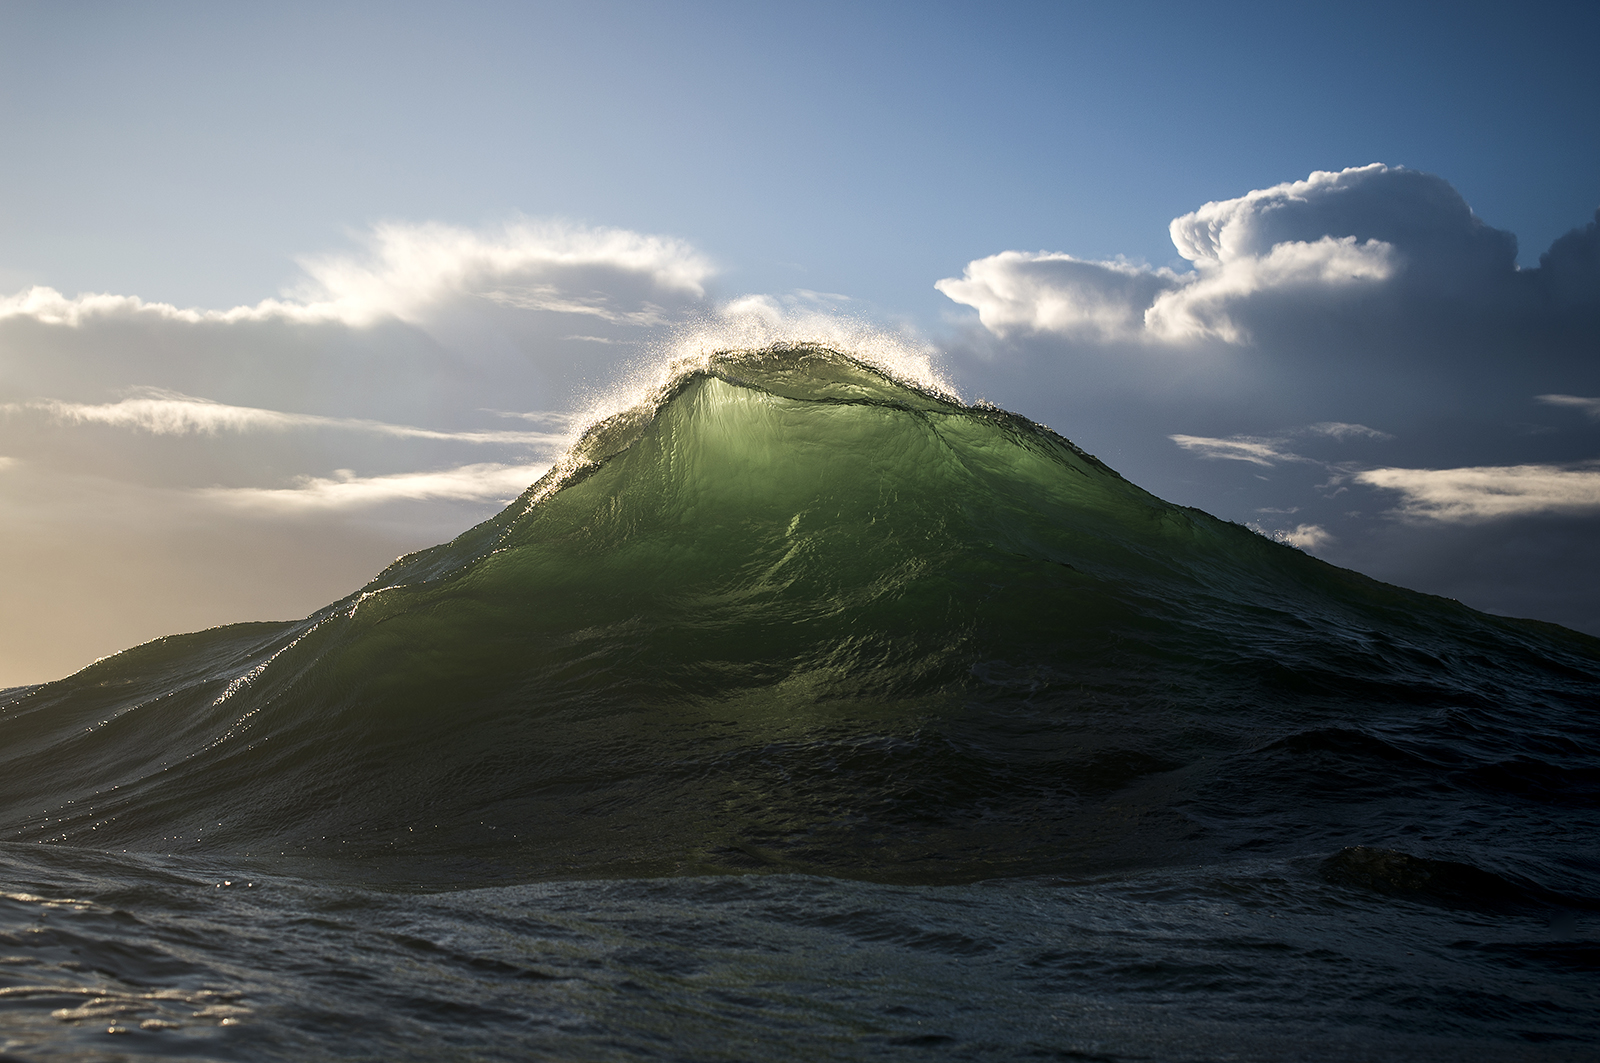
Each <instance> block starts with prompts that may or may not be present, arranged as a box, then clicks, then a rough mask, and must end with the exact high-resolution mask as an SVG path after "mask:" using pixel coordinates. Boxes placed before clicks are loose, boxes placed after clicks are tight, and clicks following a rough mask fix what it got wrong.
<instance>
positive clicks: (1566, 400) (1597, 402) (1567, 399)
mask: <svg viewBox="0 0 1600 1063" xmlns="http://www.w3.org/2000/svg"><path fill="white" fill-rule="evenodd" d="M1534 397H1535V398H1537V399H1538V400H1539V401H1540V402H1542V403H1544V404H1546V405H1547V406H1568V407H1573V408H1576V409H1579V410H1582V411H1583V412H1584V413H1586V414H1588V415H1589V416H1590V417H1591V418H1594V419H1595V420H1600V398H1593V399H1590V398H1584V397H1583V396H1581V395H1536V396H1534Z"/></svg>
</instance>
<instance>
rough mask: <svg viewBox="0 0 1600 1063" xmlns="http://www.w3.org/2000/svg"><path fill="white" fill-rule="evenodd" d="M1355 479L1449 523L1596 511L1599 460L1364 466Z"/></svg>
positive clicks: (1408, 510)
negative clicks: (1428, 466)
mask: <svg viewBox="0 0 1600 1063" xmlns="http://www.w3.org/2000/svg"><path fill="white" fill-rule="evenodd" d="M1354 479H1355V480H1356V481H1357V482H1358V483H1364V484H1369V485H1371V486H1373V487H1379V488H1383V489H1384V490H1389V491H1398V492H1400V493H1401V494H1402V495H1403V496H1404V498H1403V501H1402V502H1401V505H1400V509H1399V512H1400V513H1401V514H1402V515H1404V516H1407V517H1416V518H1426V519H1429V520H1437V521H1445V522H1450V523H1472V522H1478V521H1486V520H1494V519H1497V518H1502V517H1520V516H1531V515H1536V514H1582V513H1593V512H1596V511H1600V464H1595V463H1588V464H1584V465H1579V466H1561V465H1485V466H1474V467H1470V468H1461V469H1369V470H1367V471H1365V472H1359V473H1356V474H1355V475H1354Z"/></svg>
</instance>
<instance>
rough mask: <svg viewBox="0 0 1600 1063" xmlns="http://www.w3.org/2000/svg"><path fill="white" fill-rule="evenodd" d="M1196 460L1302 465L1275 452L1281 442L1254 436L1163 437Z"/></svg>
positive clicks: (1289, 454)
mask: <svg viewBox="0 0 1600 1063" xmlns="http://www.w3.org/2000/svg"><path fill="white" fill-rule="evenodd" d="M1167 438H1168V439H1170V440H1172V441H1173V442H1174V443H1176V444H1178V446H1180V447H1182V448H1183V449H1184V450H1187V451H1189V452H1190V453H1192V454H1194V455H1195V456H1196V457H1201V458H1211V459H1218V460H1229V461H1248V462H1250V463H1251V464H1253V465H1261V466H1267V467H1270V466H1273V465H1276V464H1277V463H1278V462H1280V461H1306V460H1308V459H1306V458H1302V457H1301V456H1300V455H1298V454H1295V453H1293V452H1291V451H1287V450H1281V449H1279V448H1280V447H1281V446H1282V445H1283V442H1284V441H1283V440H1281V439H1262V438H1258V437H1254V436H1233V437H1232V438H1230V439H1213V438H1212V437H1210V436H1186V435H1171V436H1168V437H1167Z"/></svg>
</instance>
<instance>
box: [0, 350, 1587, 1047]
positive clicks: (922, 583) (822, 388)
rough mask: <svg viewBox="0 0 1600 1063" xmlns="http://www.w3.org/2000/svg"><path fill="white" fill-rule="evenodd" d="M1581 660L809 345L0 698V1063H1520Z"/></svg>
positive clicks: (1565, 1041)
mask: <svg viewBox="0 0 1600 1063" xmlns="http://www.w3.org/2000/svg"><path fill="white" fill-rule="evenodd" d="M1597 710H1600V642H1597V641H1596V640H1594V639H1591V638H1588V637H1586V636H1583V635H1579V634H1576V633H1573V632H1569V631H1565V630H1564V629H1561V628H1556V627H1553V626H1551V625H1545V624H1537V623H1532V622H1523V621H1513V620H1506V619H1502V618H1496V617H1490V616H1486V615H1483V614H1479V613H1475V612H1473V611H1471V610H1469V609H1466V608H1464V607H1462V606H1460V605H1459V604H1457V603H1455V602H1450V601H1446V600H1443V599H1438V598H1432V597H1428V596H1424V595H1419V594H1414V593H1411V592H1408V591H1404V590H1401V589H1398V588H1394V587H1389V586H1385V585H1382V584H1378V583H1375V582H1374V581H1371V580H1368V579H1365V578H1363V577H1361V576H1358V575H1356V574H1354V573H1350V572H1345V571H1342V570H1339V569H1335V568H1332V567H1331V566H1328V565H1326V564H1323V563H1322V562H1319V561H1316V560H1314V559H1312V558H1309V557H1307V556H1306V555H1304V554H1302V553H1299V552H1298V551H1295V550H1293V549H1291V548H1288V547H1285V546H1282V545H1280V544H1276V543H1272V542H1269V541H1267V540H1265V539H1263V538H1261V537H1260V536H1257V535H1254V534H1253V533H1251V532H1249V531H1248V530H1246V529H1243V528H1240V527H1238V526H1235V525H1230V524H1226V523H1224V522H1220V521H1217V520H1215V519H1213V518H1211V517H1209V516H1207V515H1205V514H1203V513H1200V512H1198V511H1195V510H1189V509H1183V508H1180V507H1175V506H1171V505H1169V504H1167V503H1165V502H1162V501H1161V500H1159V499H1156V498H1154V497H1153V496H1151V495H1149V494H1147V493H1145V492H1143V491H1141V490H1139V489H1138V488H1137V487H1134V486H1133V485H1131V484H1129V483H1127V482H1126V481H1125V480H1123V479H1121V478H1120V477H1119V476H1117V475H1116V474H1115V473H1114V472H1112V471H1111V470H1109V469H1107V468H1106V467H1105V466H1103V465H1102V464H1100V463H1099V462H1097V461H1096V460H1094V459H1093V458H1091V457H1089V456H1087V455H1085V454H1083V453H1081V452H1080V451H1078V450H1076V449H1075V448H1074V447H1072V445H1071V444H1070V443H1068V442H1066V441H1065V440H1063V439H1061V438H1060V437H1059V436H1056V435H1054V434H1053V433H1050V432H1048V431H1047V430H1045V429H1042V428H1040V427H1038V426H1036V425H1033V424H1031V423H1029V422H1027V421H1024V420H1022V419H1020V418H1017V417H1014V416H1012V415H1009V414H1006V413H1004V412H1002V411H998V410H993V409H987V408H973V407H968V406H963V405H961V404H959V403H957V402H954V401H952V400H950V399H948V398H947V397H944V396H941V395H939V394H937V393H933V392H929V391H927V390H924V389H921V388H918V387H915V386H912V385H909V384H906V383H904V382H900V381H897V380H895V379H892V378H891V377H889V376H887V375H885V374H884V373H882V372H880V371H878V370H876V369H874V368H873V367H871V366H869V365H866V364H864V363H862V362H859V361H856V360H854V359H851V358H848V357H845V356H842V355H839V354H837V353H834V352H831V351H827V350H823V349H820V348H813V347H795V348H785V349H778V350H770V349H769V350H765V351H756V352H733V353H730V354H727V355H724V356H720V357H718V358H714V359H712V360H711V361H710V362H709V363H708V364H705V365H701V366H699V367H696V368H695V369H693V370H692V371H689V370H686V371H685V372H683V373H681V374H679V375H678V376H677V377H676V378H674V379H673V380H672V381H671V382H670V383H669V384H668V385H667V386H666V387H665V388H664V389H663V391H662V392H661V394H659V395H657V396H656V397H655V398H654V399H653V400H652V401H650V402H647V403H646V404H645V405H643V406H641V407H639V408H637V409H634V410H631V411H627V412H625V413H623V414H619V415H617V416H615V417H612V418H610V419H609V420H607V421H605V422H603V423H601V424H599V425H597V426H596V427H595V428H594V429H592V430H591V431H590V432H589V433H588V434H587V435H586V436H585V438H584V439H583V441H582V442H580V443H579V444H578V446H577V447H576V448H575V449H574V451H573V453H572V455H570V456H569V460H568V461H566V462H565V463H563V464H562V465H561V466H559V467H558V468H557V469H556V470H555V471H554V472H552V473H551V475H550V476H549V477H547V478H546V479H545V480H543V481H541V482H540V483H539V484H536V485H534V487H532V488H530V490H529V493H528V494H527V495H525V496H524V497H523V499H521V500H519V501H518V502H517V503H516V504H514V505H513V506H511V507H510V508H509V509H507V510H506V512H505V513H503V514H501V516H499V517H497V518H495V519H494V520H491V521H489V522H487V523H486V524H484V525H481V526H480V527H479V528H476V529H474V530H473V531H471V532H468V533H467V534H466V535H464V536H462V537H461V538H460V539H458V540H456V541H455V542H453V543H450V544H446V545H444V546H441V547H437V548H435V549H433V550H431V551H424V552H422V553H420V554H417V555H412V556H411V557H408V558H403V559H401V560H400V561H398V562H396V564H395V565H394V566H392V567H391V568H390V569H389V570H387V571H386V572H385V573H383V574H381V575H380V576H379V577H378V578H377V579H376V580H375V581H374V582H373V583H372V584H371V585H369V586H368V587H367V588H365V589H364V590H363V591H362V592H360V593H358V594H357V595H353V596H352V597H351V598H349V599H346V600H345V601H342V602H339V603H335V604H334V605H332V606H330V607H328V608H327V609H325V610H323V611H321V612H319V613H318V614H316V615H314V616H313V617H310V618H308V619H307V620H305V621H301V622H296V623H289V624H259V625H237V626H234V627H230V628H222V629H217V630H214V631H208V632H201V633H198V634H194V635H185V636H175V637H173V638H169V639H164V640H159V641H157V642H155V643H150V644H148V645H146V646H143V647H138V648H136V649H134V650H130V651H128V652H127V653H124V654H121V655H118V656H117V657H114V658H110V659H107V660H105V661H102V662H100V663H98V664H96V665H94V666H92V667H91V668H89V669H86V670H84V671H83V672H80V673H78V674H77V675H75V676H72V677H69V678H68V679H65V680H62V681H60V682H57V683H52V684H46V685H44V686H42V687H34V688H27V689H23V690H16V691H10V692H3V693H0V838H3V839H5V840H4V841H0V876H3V878H0V881H3V883H4V890H5V893H4V895H3V896H0V1031H3V1033H0V1037H3V1040H0V1046H3V1047H0V1052H3V1053H5V1054H6V1056H7V1057H8V1058H18V1059H43V1058H57V1057H74V1058H97V1057H103V1058H122V1057H131V1056H138V1055H146V1056H157V1057H159V1056H172V1057H178V1056H182V1057H185V1058H217V1059H255V1058H274V1059H275V1058H293V1059H304V1058H325V1057H326V1058H331V1057H339V1058H373V1059H396V1058H428V1059H439V1058H463V1059H470V1058H502V1057H505V1058H526V1057H528V1056H529V1055H534V1056H538V1055H540V1054H544V1055H548V1056H551V1057H558V1058H578V1059H612V1058H615V1059H635V1058H648V1059H719V1058H720V1059H752V1058H754V1059H790V1058H796V1059H815V1058H828V1057H842V1058H877V1057H883V1058H929V1057H939V1056H948V1057H951V1058H978V1059H983V1058H996V1059H998V1058H1032V1057H1041V1058H1091V1059H1093V1058H1104V1059H1140V1058H1151V1059H1223V1058H1232V1059H1290V1058H1295V1059H1298V1058H1304V1059H1328V1058H1347V1059H1416V1058H1444V1057H1449V1058H1452V1059H1459V1058H1472V1059H1507V1058H1510V1059H1516V1058H1528V1059H1552V1058H1554V1059H1560V1058H1574V1059H1576V1058H1593V1055H1594V1053H1595V1051H1596V1050H1597V1048H1600V1037H1597V1032H1600V1031H1597V1026H1600V1020H1597V1018H1596V1016H1597V1015H1600V978H1597V977H1596V975H1597V973H1600V972H1597V970H1596V968H1597V960H1600V944H1597V942H1596V915H1597V913H1600V712H1597Z"/></svg>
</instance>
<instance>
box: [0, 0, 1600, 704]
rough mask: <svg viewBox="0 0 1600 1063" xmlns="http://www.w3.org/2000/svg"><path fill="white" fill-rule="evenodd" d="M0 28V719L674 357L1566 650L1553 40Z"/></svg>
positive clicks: (119, 18) (1516, 17) (365, 557)
mask: <svg viewBox="0 0 1600 1063" xmlns="http://www.w3.org/2000/svg"><path fill="white" fill-rule="evenodd" d="M0 13H3V15H4V18H3V19H0V103H3V106H0V144H3V145H4V148H3V152H0V159H3V165H0V581H3V582H0V586H3V587H4V594H3V597H0V603H3V604H0V686H6V685H15V684H23V683H31V682H39V681H44V680H48V679H51V678H56V677H59V676H62V675H65V674H67V673H69V672H71V671H73V670H75V669H77V668H80V667H82V666H83V665H85V664H88V663H89V662H91V661H92V660H94V659H95V658H97V657H100V656H103V655H105V654H109V653H113V652H115V651H117V650H120V649H123V648H125V647H127V646H130V645H133V644H136V643H139V642H142V641H146V640H148V639H150V638H154V637H158V636H161V635H165V634H169V633H173V632H178V631H184V630H194V629H198V628H202V627H207V626H211V625H215V624H220V623H227V622H233V621H241V620H265V619H287V618H292V617H298V616H302V615H305V614H307V613H309V612H311V611H312V610H314V609H316V608H317V607H319V606H321V605H323V604H326V603H327V602H329V601H332V600H334V599H336V598H338V597H341V596H342V595H344V594H346V593H349V592H350V591H351V590H353V589H355V588H356V587H358V586H359V585H361V584H362V583H363V582H365V581H366V580H367V579H368V578H370V577H371V576H372V575H374V574H375V573H376V572H377V571H378V570H379V569H381V568H382V567H383V566H384V565H385V564H386V563H387V562H388V561H390V560H392V559H393V558H394V557H395V556H397V555H398V554H400V553H402V552H405V551H409V550H412V549H417V548H420V547H423V546H427V545H430V544H432V543H434V542H438V541H442V540H444V539H448V538H450V537H452V536H454V535H455V534H458V533H459V532H460V531H462V530H464V529H465V528H466V527H468V526H470V525H471V524H473V523H475V522H476V521H478V520H481V519H483V518H485V517H487V516H489V515H491V514H492V513H494V512H495V511H496V510H497V509H498V508H499V507H500V506H501V505H503V504H504V502H505V501H507V500H509V499H511V498H513V497H515V496H516V495H517V494H518V493H520V491H521V489H522V488H523V487H525V486H526V485H527V484H528V483H530V482H531V481H532V480H533V479H534V478H536V477H537V476H538V475H539V473H540V472H541V471H542V470H543V469H544V468H546V467H547V466H548V465H549V463H550V462H551V461H552V460H553V459H554V458H555V457H556V456H558V454H559V452H560V450H561V448H562V446H563V445H564V442H565V440H566V439H567V438H569V436H570V433H571V431H573V429H574V427H575V426H577V425H580V424H581V422H582V413H583V411H584V410H586V409H589V408H591V407H592V406H593V404H594V403H595V402H596V401H598V399H599V397H601V396H603V395H604V394H606V393H607V391H608V390H610V389H612V388H614V387H615V385H616V383H617V382H618V381H620V380H624V379H626V378H628V377H629V375H630V374H632V373H635V372H637V371H639V369H640V368H641V366H644V365H647V364H648V363H650V361H651V360H652V359H654V358H658V357H659V352H660V351H661V350H663V349H665V348H668V347H670V346H671V344H672V343H673V342H675V341H681V340H682V339H683V337H684V336H686V335H693V334H695V333H696V330H699V331H700V332H701V333H704V332H705V330H706V329H708V328H709V329H710V330H711V332H712V333H717V334H741V335H746V336H767V337H771V336H779V335H782V336H801V335H816V336H819V337H828V336H833V337H845V338H846V339H848V338H849V337H851V336H856V337H861V336H867V335H873V334H876V335H879V336H880V337H889V338H891V339H892V341H893V342H894V343H898V344H900V345H902V346H904V347H906V348H908V349H915V350H917V351H921V352H925V353H927V354H928V355H929V356H930V357H932V359H933V360H934V362H935V363H936V364H938V365H939V366H940V367H941V369H942V371H943V373H944V374H945V376H946V377H947V378H948V379H949V380H950V381H951V382H952V383H953V384H954V385H955V386H956V388H957V390H958V391H959V392H960V394H962V395H963V396H964V397H966V398H967V399H969V400H976V399H979V398H982V399H986V400H989V401H993V402H996V403H998V404H1000V405H1002V406H1005V407H1007V408H1009V409H1013V410H1015V411H1017V412H1019V413H1022V414H1025V415H1027V416H1029V417H1032V418H1034V419H1036V420H1038V421H1041V422H1043V423H1046V424H1048V425H1050V426H1051V427H1052V428H1054V429H1056V430H1057V431H1059V432H1061V433H1062V434H1064V435H1066V436H1067V437H1068V438H1070V439H1072V440H1073V441H1074V442H1076V443H1078V444H1079V445H1080V446H1082V447H1083V448H1084V449H1086V450H1088V451H1090V452H1092V453H1095V454H1097V455H1098V456H1100V457H1101V458H1102V459H1104V460H1105V461H1107V462H1108V463H1109V464H1110V465H1111V466H1112V467H1114V468H1116V469H1117V470H1118V471H1120V472H1121V473H1123V474H1124V475H1126V476H1127V477H1128V478H1129V479H1131V480H1133V481H1134V482H1135V483H1138V484H1140V485H1141V486H1143V487H1146V488H1148V489H1150V490H1152V491H1154V492H1155V493H1156V494H1158V495H1161V496H1162V497H1164V498H1168V499H1170V500H1172V501H1175V502H1179V503H1182V504H1185V505H1192V506H1197V507H1200V508H1202V509H1205V510H1207V511H1209V512H1212V513H1214V514H1216V515H1218V516H1220V517H1223V518H1225V519H1228V520H1233V521H1237V522H1239V523H1243V524H1248V525H1250V526H1252V527H1255V528H1257V529H1258V530H1260V531H1261V532H1262V533H1263V534H1266V535H1269V536H1274V537H1277V538H1280V539H1282V540H1284V541H1287V542H1291V543H1293V544H1294V545H1296V546H1298V547H1300V548H1301V549H1304V550H1306V551H1307V552H1308V553H1311V554H1313V555H1315V556H1318V557H1322V558H1324V559H1326V560H1328V561H1330V562H1332V563H1335V564H1340V565H1345V566H1348V567H1353V568H1355V569H1357V570H1359V571H1362V572H1366V573H1368V574H1370V575H1373V576H1376V577H1378V578H1381V579H1384V580H1388V581H1391V582H1395V583H1399V584H1402V585H1405V586H1409V587H1413V588H1416V589H1419V590H1423V591H1427V592H1429V593H1436V594H1443V595H1446V596H1449V597H1455V598H1459V599H1460V600H1462V601H1464V602H1466V603H1467V604H1469V605H1473V606H1475V607H1477V608H1482V609H1486V610H1489V611H1493V612H1499V613H1504V614H1509V615H1517V616H1528V617H1534V618H1537V619H1543V620H1548V621H1551V622H1556V623H1561V624H1566V625H1568V626H1572V627H1575V628H1578V629H1580V630H1584V631H1588V632H1591V633H1595V634H1600V558H1597V557H1596V553H1597V551H1596V550H1595V549H1594V544H1595V543H1597V542H1600V233H1597V230H1596V220H1597V213H1596V212H1597V208H1600V118H1597V116H1600V76H1597V75H1596V74H1595V73H1594V64H1593V62H1592V53H1593V49H1594V45H1595V42H1596V41H1600V11H1597V10H1596V9H1594V8H1593V7H1592V5H1591V6H1584V5H1573V4H1542V3H1524V4H1519V5H1487V4H1479V5H1474V4H1460V3H1456V4H1448V5H1446V4H1425V3H1416V4H1392V3H1391V4H1383V5H1379V4H1361V3H1353V4H1343V5H1337V6H1327V5H1317V6H1312V5H1281V4H1249V3H1232V4H1230V3H1222V4H1212V5H1196V4H1192V3H1173V4H1167V3H1149V4H1139V5H1084V4H1071V3H1054V4H1029V3H1012V4H1006V3H995V4H988V5H970V4H939V3H917V4H909V3H907V4H899V3H876V4H832V3H811V4H805V5H797V4H763V3H740V4H732V3H729V4H721V3H685V4H635V3H604V2H600V3H589V4H584V5H570V4H559V5H558V4H538V3H522V4H494V3H457V4H452V5H448V6H446V5H421V4H417V5H407V4H402V3H385V4H340V3H317V4H293V3H278V4H272V5H216V4H176V3H142V4H141V3H93V2H83V3H74V4H58V3H17V2H0ZM730 329H731V330H732V331H731V332H730V331H729V330H730ZM741 329H742V330H743V331H742V332H741V331H740V330H741ZM718 330H721V333H718Z"/></svg>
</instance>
